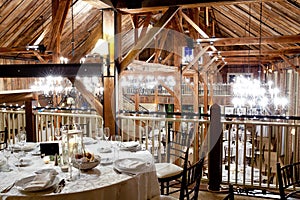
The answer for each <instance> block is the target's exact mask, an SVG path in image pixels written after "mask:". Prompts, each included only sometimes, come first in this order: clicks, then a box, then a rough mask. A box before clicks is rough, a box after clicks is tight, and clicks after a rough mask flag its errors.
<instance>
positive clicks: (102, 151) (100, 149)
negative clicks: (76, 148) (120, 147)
mask: <svg viewBox="0 0 300 200" xmlns="http://www.w3.org/2000/svg"><path fill="white" fill-rule="evenodd" d="M97 150H98V152H99V153H111V152H112V150H111V148H108V147H106V148H104V147H101V148H98V149H97Z"/></svg>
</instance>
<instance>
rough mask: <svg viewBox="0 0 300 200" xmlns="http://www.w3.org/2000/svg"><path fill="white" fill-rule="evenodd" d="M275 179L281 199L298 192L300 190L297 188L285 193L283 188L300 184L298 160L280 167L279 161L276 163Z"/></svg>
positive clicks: (299, 163)
mask: <svg viewBox="0 0 300 200" xmlns="http://www.w3.org/2000/svg"><path fill="white" fill-rule="evenodd" d="M277 179H278V186H279V193H280V198H281V199H286V198H287V197H288V196H290V195H292V194H293V193H299V192H300V191H299V190H297V191H294V192H290V193H288V194H285V191H284V190H285V189H287V188H289V187H291V186H293V187H296V186H298V185H299V184H300V162H297V163H292V164H289V165H285V166H282V167H281V166H280V163H277Z"/></svg>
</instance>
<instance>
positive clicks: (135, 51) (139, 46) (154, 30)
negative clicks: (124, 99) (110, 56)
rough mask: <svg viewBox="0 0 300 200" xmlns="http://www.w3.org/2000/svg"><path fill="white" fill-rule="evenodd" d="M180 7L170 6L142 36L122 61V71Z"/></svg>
mask: <svg viewBox="0 0 300 200" xmlns="http://www.w3.org/2000/svg"><path fill="white" fill-rule="evenodd" d="M178 9H179V7H171V8H169V9H168V10H167V11H166V12H165V13H164V15H163V16H162V17H161V18H160V20H159V21H158V22H157V23H156V24H155V25H154V27H153V28H152V29H150V30H149V32H148V33H147V34H146V36H145V37H143V38H141V40H139V41H138V43H137V44H136V45H135V46H134V47H133V48H132V49H131V50H130V51H129V53H128V54H127V55H126V56H125V58H124V59H123V60H122V61H121V63H120V72H121V73H122V71H124V70H125V68H126V67H127V66H128V65H129V64H130V63H131V62H132V61H133V60H134V58H135V57H136V56H137V55H138V54H139V53H140V52H141V51H142V50H143V49H144V48H145V47H146V46H147V45H148V44H149V43H150V42H151V41H152V39H153V38H154V37H155V36H156V35H157V34H158V33H159V32H160V31H161V30H162V29H163V28H164V27H165V26H166V25H167V24H168V22H169V21H170V19H171V18H172V17H173V16H174V15H175V14H176V12H177V11H178Z"/></svg>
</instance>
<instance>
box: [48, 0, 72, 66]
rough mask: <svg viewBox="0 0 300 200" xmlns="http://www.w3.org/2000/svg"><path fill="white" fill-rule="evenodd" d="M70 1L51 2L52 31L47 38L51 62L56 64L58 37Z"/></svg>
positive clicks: (56, 0)
mask: <svg viewBox="0 0 300 200" xmlns="http://www.w3.org/2000/svg"><path fill="white" fill-rule="evenodd" d="M71 3H72V0H62V1H58V0H52V29H51V32H50V33H51V35H50V37H49V40H50V41H49V43H48V44H49V47H48V48H49V49H50V50H53V56H54V58H53V61H54V62H58V60H59V57H58V56H59V54H60V37H61V33H62V30H63V26H64V24H65V21H66V18H67V14H68V10H69V8H70V6H71Z"/></svg>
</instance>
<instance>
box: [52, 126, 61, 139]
mask: <svg viewBox="0 0 300 200" xmlns="http://www.w3.org/2000/svg"><path fill="white" fill-rule="evenodd" d="M54 135H55V138H56V140H60V139H61V132H60V130H59V128H56V129H55V133H54Z"/></svg>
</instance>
